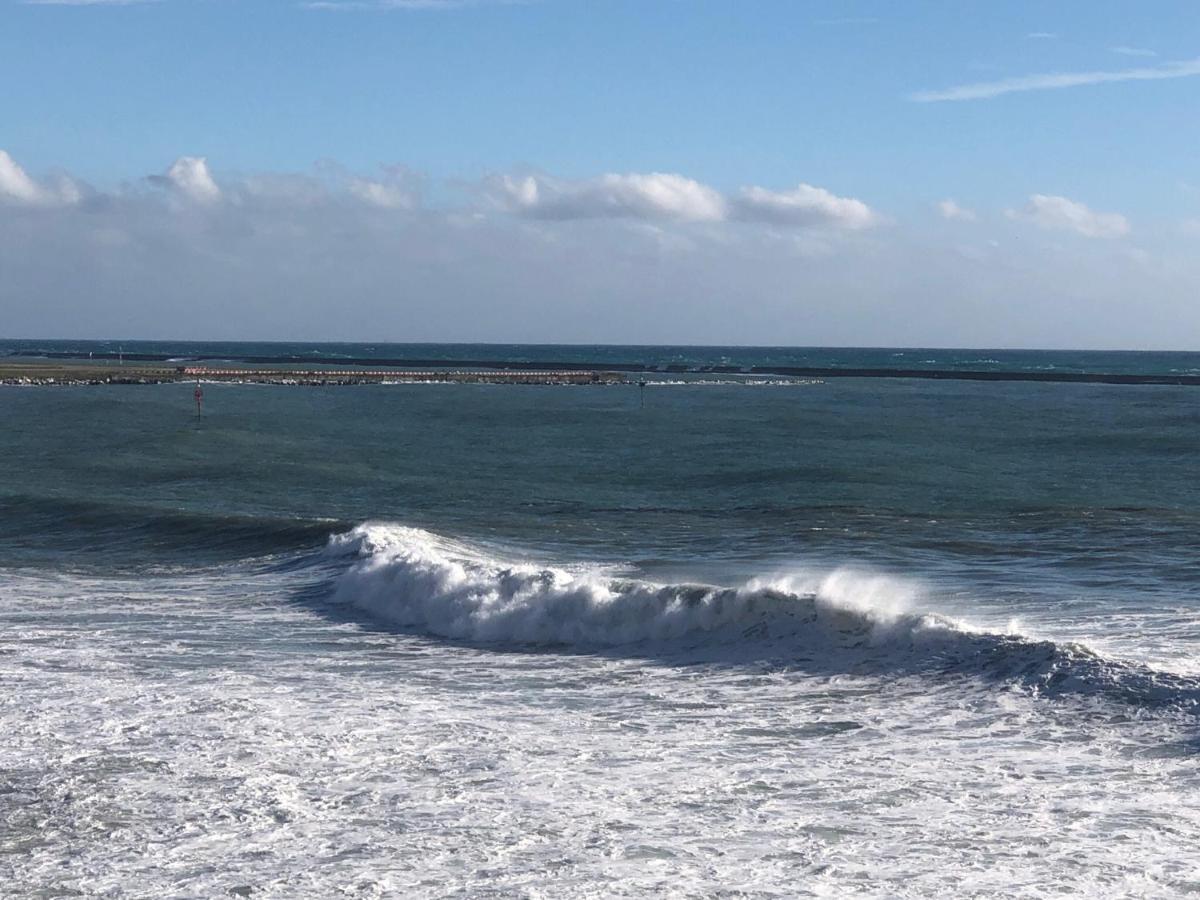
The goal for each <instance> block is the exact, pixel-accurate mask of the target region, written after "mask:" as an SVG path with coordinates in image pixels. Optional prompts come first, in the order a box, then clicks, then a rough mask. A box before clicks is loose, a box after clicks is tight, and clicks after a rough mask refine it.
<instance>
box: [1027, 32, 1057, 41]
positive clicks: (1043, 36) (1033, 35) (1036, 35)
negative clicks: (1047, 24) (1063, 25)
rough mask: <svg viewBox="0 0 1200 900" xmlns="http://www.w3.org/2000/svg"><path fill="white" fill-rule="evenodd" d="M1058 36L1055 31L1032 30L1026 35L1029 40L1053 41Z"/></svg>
mask: <svg viewBox="0 0 1200 900" xmlns="http://www.w3.org/2000/svg"><path fill="white" fill-rule="evenodd" d="M1057 37H1058V35H1057V34H1055V33H1054V32H1053V31H1031V32H1029V34H1027V35H1025V39H1026V40H1027V41H1052V40H1054V39H1055V38H1057Z"/></svg>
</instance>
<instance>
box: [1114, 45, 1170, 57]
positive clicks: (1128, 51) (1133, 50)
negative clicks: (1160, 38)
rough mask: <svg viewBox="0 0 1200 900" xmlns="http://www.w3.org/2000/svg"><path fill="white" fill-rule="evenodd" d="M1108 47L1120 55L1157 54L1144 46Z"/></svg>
mask: <svg viewBox="0 0 1200 900" xmlns="http://www.w3.org/2000/svg"><path fill="white" fill-rule="evenodd" d="M1108 49H1110V50H1111V51H1112V52H1113V53H1119V54H1121V55H1122V56H1146V57H1148V56H1158V54H1157V53H1155V52H1154V51H1153V50H1147V49H1145V48H1144V47H1109V48H1108Z"/></svg>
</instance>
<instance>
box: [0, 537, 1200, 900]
mask: <svg viewBox="0 0 1200 900" xmlns="http://www.w3.org/2000/svg"><path fill="white" fill-rule="evenodd" d="M804 580H805V577H804V576H799V575H798V576H795V577H794V578H793V579H792V580H791V581H790V582H784V581H780V580H778V579H776V580H775V581H773V582H772V584H770V585H763V584H751V585H747V586H746V587H744V588H741V589H720V588H712V587H706V586H703V585H689V586H683V585H674V586H672V585H655V584H650V583H632V584H631V583H629V582H620V581H616V582H614V581H612V580H611V579H607V578H606V577H605V576H604V574H603V572H599V571H596V570H593V569H590V568H588V567H580V568H579V569H577V570H576V571H574V572H572V571H568V570H562V569H555V568H545V567H538V566H536V565H534V564H530V563H522V564H511V563H509V564H506V563H504V561H502V560H497V559H494V558H492V557H490V556H488V555H486V554H483V553H481V552H479V551H476V550H473V549H472V548H470V547H469V546H467V545H464V544H462V543H460V542H456V541H452V540H447V539H444V538H440V537H438V536H436V535H432V534H429V533H428V532H422V531H420V530H417V529H412V528H407V527H403V526H396V525H389V524H385V523H374V524H371V525H365V526H362V527H360V528H357V529H355V530H353V531H351V532H348V533H345V534H342V535H339V536H336V537H334V538H333V539H332V540H331V543H330V547H329V548H328V549H327V550H325V551H323V552H321V553H318V554H316V555H314V556H310V557H308V558H306V559H303V560H296V561H294V562H288V561H287V560H275V561H274V562H272V563H270V564H269V565H267V566H263V565H262V564H256V565H254V566H251V565H242V566H235V567H223V568H220V569H213V570H209V571H206V572H203V573H190V574H186V575H185V574H181V575H178V576H167V575H164V576H161V577H157V578H154V579H145V578H141V579H126V580H122V579H118V578H82V577H58V578H48V577H46V576H44V575H41V574H37V573H26V574H25V575H22V576H19V577H15V578H13V579H10V581H9V582H8V585H7V587H6V589H5V591H4V593H3V597H2V600H0V624H2V626H3V631H2V634H3V640H2V641H0V677H2V678H3V681H4V683H5V685H6V687H7V690H6V691H5V692H4V694H3V699H0V728H2V729H3V733H4V734H6V735H7V736H8V737H7V739H6V741H5V742H4V743H3V745H2V746H0V767H2V768H3V770H4V771H5V773H6V783H7V785H8V789H7V792H6V794H5V795H4V802H3V805H2V806H0V809H2V810H3V813H2V815H3V837H2V838H0V841H2V843H0V849H2V850H3V853H4V859H6V860H7V862H8V866H9V873H8V875H9V877H8V878H7V879H6V883H7V885H8V891H9V892H10V894H11V895H12V896H34V895H40V894H42V895H50V894H55V893H66V892H72V891H78V892H81V893H83V894H85V895H89V896H114V897H115V896H126V895H127V894H128V893H129V889H130V886H131V885H136V886H137V890H136V893H137V894H139V895H152V896H183V895H186V896H222V895H227V894H228V893H229V892H231V891H232V892H234V893H235V894H237V893H239V892H240V893H243V894H244V893H246V892H248V891H252V894H251V895H252V896H265V897H293V896H332V895H339V894H343V895H349V896H365V897H383V896H428V897H435V896H447V895H456V894H459V895H463V896H489V895H491V896H554V897H566V896H571V897H589V896H594V897H600V896H614V895H616V896H645V895H648V894H661V895H665V896H681V897H682V896H710V895H713V894H714V893H722V892H725V893H729V892H740V893H742V894H744V895H747V896H764V897H765V896H845V895H847V894H853V895H856V896H878V897H889V896H947V897H962V896H991V895H994V894H995V893H1003V894H1005V895H1007V896H1031V897H1033V896H1047V895H1051V894H1055V893H1060V892H1083V893H1088V894H1092V895H1095V896H1099V895H1117V894H1122V893H1124V894H1129V895H1137V896H1170V895H1174V894H1177V893H1179V892H1183V891H1186V890H1194V889H1197V888H1200V884H1197V882H1196V880H1195V878H1196V871H1195V861H1196V858H1195V849H1194V842H1195V836H1196V835H1197V834H1200V811H1198V807H1197V806H1196V804H1194V803H1193V802H1192V798H1194V797H1195V796H1196V794H1195V791H1196V789H1197V788H1200V776H1197V774H1196V771H1195V765H1194V759H1195V757H1194V741H1195V738H1196V729H1195V726H1196V721H1195V715H1194V705H1195V696H1196V688H1195V685H1194V683H1193V682H1191V681H1188V680H1187V679H1182V678H1177V677H1174V678H1173V677H1171V676H1168V675H1165V674H1164V673H1156V672H1153V671H1151V670H1147V669H1145V668H1138V667H1131V666H1128V665H1126V664H1124V663H1119V662H1116V661H1111V660H1105V659H1103V658H1099V657H1096V656H1095V655H1093V654H1091V653H1089V652H1088V651H1087V650H1086V649H1085V648H1082V647H1080V648H1071V647H1061V646H1058V645H1055V644H1052V643H1048V642H1037V641H1032V640H1030V639H1026V638H1023V637H1020V636H1019V635H997V634H992V633H989V632H985V631H980V630H978V629H972V628H971V627H970V626H969V625H968V624H966V623H959V622H955V621H952V620H950V619H948V618H945V617H941V616H937V615H934V614H930V613H923V612H921V611H920V610H918V609H914V608H913V603H914V602H915V597H914V588H913V587H912V586H911V585H908V584H906V583H905V582H904V581H903V580H902V579H894V578H889V577H887V576H883V575H879V574H875V575H870V576H867V575H861V574H854V573H848V572H834V573H827V574H825V575H823V576H813V577H812V579H811V580H810V581H809V582H808V584H807V585H805V586H803V587H802V586H801V584H800V582H801V581H804ZM448 639H449V640H448ZM1114 847H1119V848H1120V851H1121V852H1120V853H1119V854H1116V853H1114Z"/></svg>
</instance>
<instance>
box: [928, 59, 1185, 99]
mask: <svg viewBox="0 0 1200 900" xmlns="http://www.w3.org/2000/svg"><path fill="white" fill-rule="evenodd" d="M1193 75H1200V58H1197V59H1189V60H1184V61H1183V62H1173V63H1165V64H1163V65H1161V66H1144V67H1142V68H1138V69H1120V70H1118V71H1112V72H1104V71H1098V72H1049V73H1046V74H1042V75H1023V76H1020V77H1017V78H1002V79H1000V80H999V81H981V82H975V83H973V84H962V85H958V86H957V87H951V88H945V89H943V90H934V91H917V92H916V93H913V94H909V95H908V99H909V100H912V101H913V102H915V103H940V102H944V101H953V100H990V99H992V98H993V97H1000V96H1002V95H1004V94H1015V93H1021V92H1024V91H1048V90H1058V89H1061V88H1069V87H1081V86H1083V85H1089V84H1108V83H1112V82H1118V81H1158V80H1162V79H1168V78H1188V77H1191V76H1193Z"/></svg>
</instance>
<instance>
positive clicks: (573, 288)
mask: <svg viewBox="0 0 1200 900" xmlns="http://www.w3.org/2000/svg"><path fill="white" fill-rule="evenodd" d="M189 158H193V159H194V158H196V157H194V156H193V157H189ZM213 165H214V169H215V170H217V171H220V172H222V174H221V175H219V176H217V177H214V176H213V175H212V174H211V173H210V174H209V177H210V178H211V179H213V180H214V181H215V183H216V184H217V186H218V187H219V189H220V192H221V193H220V197H221V199H220V200H219V202H215V203H211V204H209V205H202V204H199V203H196V202H192V201H189V200H185V199H184V198H183V197H182V195H180V194H179V193H178V191H177V190H176V189H175V188H174V187H173V186H172V183H171V182H168V181H167V176H166V175H161V176H158V177H159V178H161V179H162V187H163V189H160V190H147V189H146V181H145V179H138V178H130V179H128V180H126V181H124V182H123V183H122V184H121V186H119V187H113V188H111V189H108V190H105V191H99V190H93V189H91V188H86V189H85V195H84V201H83V202H81V203H79V204H77V205H76V206H66V205H51V206H40V207H38V208H36V209H35V210H33V211H27V210H26V208H25V205H22V206H15V205H12V204H15V203H16V202H17V201H16V200H12V201H9V200H5V201H4V203H5V205H4V206H3V208H2V209H0V310H2V311H3V315H0V319H3V325H4V328H5V330H6V332H7V333H8V334H9V335H11V336H15V337H20V336H30V337H35V336H38V335H45V334H56V335H63V336H65V337H88V336H96V335H114V336H115V335H121V336H125V335H137V336H142V337H163V338H176V339H178V338H185V337H186V338H196V339H202V338H213V339H220V338H228V339H236V338H241V339H259V338H261V339H272V338H273V339H281V340H288V339H292V340H298V339H304V340H308V339H312V340H319V339H320V340H363V339H371V340H407V341H414V340H484V341H538V342H542V341H544V342H555V341H572V342H585V343H586V342H591V343H594V342H613V343H631V342H640V343H656V342H659V343H672V342H686V343H745V344H754V343H827V344H843V345H847V344H858V345H861V344H864V343H869V344H873V345H877V346H886V345H896V344H909V345H912V346H922V345H924V346H928V345H930V344H935V345H943V346H960V347H961V346H988V345H992V346H995V345H998V344H999V345H1013V346H1019V345H1038V344H1041V345H1046V344H1049V343H1054V344H1056V345H1059V346H1087V345H1093V346H1095V345H1113V344H1124V345H1126V346H1155V345H1157V346H1181V345H1187V344H1195V343H1196V342H1197V341H1200V308H1198V307H1197V305H1196V303H1195V295H1196V285H1197V284H1200V268H1198V266H1200V263H1198V262H1197V259H1200V257H1198V256H1197V254H1195V253H1194V252H1192V250H1193V249H1194V246H1195V245H1194V241H1188V240H1187V239H1186V238H1185V237H1184V235H1182V234H1179V233H1178V231H1174V232H1173V233H1172V235H1171V237H1172V238H1173V239H1174V240H1177V241H1178V242H1179V245H1178V246H1177V247H1173V246H1172V245H1169V244H1165V245H1157V246H1150V247H1147V248H1146V249H1147V251H1148V253H1149V254H1150V262H1149V263H1145V262H1139V261H1138V260H1137V259H1135V258H1133V257H1130V255H1129V254H1128V253H1125V252H1121V251H1122V250H1123V249H1124V245H1123V244H1122V245H1120V246H1118V247H1117V248H1116V252H1114V248H1113V247H1112V246H1111V245H1105V244H1103V243H1101V242H1099V241H1084V240H1077V241H1059V240H1053V241H1012V242H1006V244H1005V246H1003V247H993V248H992V249H991V250H989V251H988V252H985V253H975V254H973V256H972V258H966V257H965V256H964V254H963V253H961V252H959V251H958V250H957V249H956V248H955V247H954V246H953V242H945V241H943V240H942V237H941V236H938V235H937V234H933V235H930V236H922V234H920V233H918V232H916V231H914V230H911V229H905V228H902V227H898V228H894V229H889V230H888V232H887V233H886V234H885V235H883V236H882V237H880V238H879V239H873V238H868V239H865V240H864V239H859V238H857V237H855V238H854V239H850V240H843V239H840V238H839V235H838V233H837V230H836V229H833V228H828V227H825V228H797V227H794V226H792V225H790V224H789V225H783V226H780V225H771V224H765V220H764V219H763V218H762V214H761V213H760V212H759V211H756V213H755V214H756V215H759V216H760V218H759V219H758V220H757V221H760V222H764V224H759V225H755V226H753V227H750V226H746V225H744V224H741V219H740V216H741V215H742V210H741V209H740V208H739V205H738V204H739V203H740V202H741V198H742V196H743V194H742V192H739V191H736V190H735V191H731V192H729V193H728V194H721V195H720V196H721V199H722V201H723V203H724V205H723V206H722V209H723V210H724V213H723V214H724V219H723V220H722V221H720V222H713V221H711V220H709V221H702V222H701V224H700V225H699V226H697V225H696V224H694V220H681V219H679V218H678V216H677V215H673V216H666V217H663V216H661V214H659V213H655V215H659V218H658V219H656V220H649V219H645V218H643V219H637V218H634V217H631V216H628V215H622V216H619V217H614V216H607V215H606V216H600V217H596V218H592V219H590V220H588V222H587V223H586V224H584V225H577V224H572V225H570V226H569V227H567V226H564V225H563V224H562V223H561V222H559V221H556V220H553V219H548V218H544V217H543V218H538V217H536V216H531V215H525V214H522V213H520V212H515V213H514V214H513V215H489V214H484V215H476V213H477V211H478V210H479V209H480V207H479V206H478V205H476V204H477V203H478V200H477V199H476V198H473V197H472V196H471V195H470V194H467V195H466V196H465V198H464V199H463V200H462V201H461V202H460V203H457V204H451V203H447V202H440V203H439V204H437V205H434V206H432V207H430V208H426V209H420V210H411V209H406V208H403V207H402V206H380V205H378V204H377V203H376V202H373V201H372V200H371V199H368V198H364V197H363V196H361V193H362V192H361V191H356V190H355V189H354V187H353V185H354V179H355V178H358V179H359V180H360V181H364V182H368V181H369V182H373V183H377V184H383V185H386V184H388V183H390V180H391V179H392V175H391V174H390V173H389V171H388V170H382V171H378V170H377V171H375V172H369V173H351V172H348V171H346V170H344V169H342V168H341V167H338V166H335V165H332V164H330V165H320V166H317V167H315V168H314V169H313V170H311V171H308V172H302V173H259V174H253V175H241V174H237V173H235V172H230V171H228V170H225V169H223V168H222V167H221V166H220V165H219V164H218V163H217V161H216V160H214V161H213ZM163 168H164V169H165V168H166V166H164V167H163ZM194 170H195V167H192V172H193V174H194ZM205 171H208V169H207V166H206V167H205ZM5 173H6V174H5V176H4V178H5V181H4V183H5V184H6V185H8V186H9V187H10V188H11V187H12V186H13V185H16V186H17V189H18V191H19V192H21V194H22V196H24V197H29V196H37V195H36V194H35V195H31V194H30V191H29V187H28V183H27V182H26V181H25V180H24V179H20V178H14V177H13V175H12V167H11V166H7V167H5ZM397 177H399V176H397ZM25 178H29V176H28V175H26V176H25ZM30 180H31V181H33V182H34V184H35V185H38V186H44V185H43V181H44V179H43V180H39V179H38V178H37V177H34V178H32V179H30ZM589 181H599V179H590V180H589ZM512 182H513V183H514V184H516V185H518V187H519V186H520V184H521V183H522V179H521V178H516V177H514V178H513V179H512ZM535 182H536V179H535ZM399 183H400V184H403V183H404V182H403V180H402V179H401V180H400V182H399ZM633 183H636V182H633ZM359 187H360V188H361V185H359ZM367 193H368V194H371V193H373V192H371V191H367ZM683 193H684V194H685V195H687V194H688V192H687V191H684V192H683ZM650 194H651V196H658V195H657V194H654V192H650ZM781 194H782V195H783V196H784V197H788V198H790V202H791V203H792V204H793V205H798V206H800V207H802V208H805V209H806V212H805V213H804V215H803V216H801V217H800V218H801V220H802V221H809V219H810V217H811V216H812V212H811V209H810V208H811V207H813V206H816V207H817V208H829V207H830V204H829V203H828V202H826V201H827V198H824V197H823V195H820V194H814V193H812V192H805V191H801V192H797V191H784V192H781ZM792 195H795V196H792ZM7 196H11V192H10V193H8V194H6V197H7ZM439 196H442V194H441V192H439ZM667 196H674V195H673V194H671V193H670V192H668V193H667ZM701 196H708V195H707V194H705V193H704V192H701ZM537 197H540V194H539V195H537ZM537 197H535V201H536V199H537ZM835 199H837V198H835ZM842 199H845V198H842ZM20 202H21V203H22V204H26V203H27V201H20ZM639 202H643V201H639ZM645 202H649V201H645ZM679 202H682V201H679ZM659 205H660V207H661V206H664V205H665V207H666V209H668V210H678V208H679V206H678V203H676V205H675V206H672V205H671V202H668V201H665V200H660V201H659ZM759 205H760V206H761V205H762V204H761V203H760V204H759ZM766 205H767V206H768V207H770V209H771V214H772V215H779V213H778V212H777V207H778V206H779V205H780V201H778V200H773V201H772V202H771V203H768V204H766ZM783 205H784V206H785V207H787V206H788V205H787V204H786V203H785V204H783ZM639 208H643V207H639ZM684 208H687V207H686V205H685V207H684ZM831 208H832V209H833V210H835V211H836V210H837V209H838V208H839V207H838V205H837V204H836V203H833V204H832V207H831ZM792 215H793V213H792V212H791V210H790V207H788V221H789V222H790V221H794V219H793V218H790V217H791V216H792ZM823 215H824V216H825V218H824V219H822V221H828V215H829V214H828V213H823ZM851 218H852V220H853V217H851ZM1150 234H1151V235H1155V234H1158V235H1159V237H1158V238H1156V239H1157V240H1161V233H1156V232H1150ZM930 238H932V240H930ZM981 247H982V244H981ZM1172 252H1174V254H1175V255H1174V256H1171V255H1170V254H1171V253H1172ZM1130 298H1136V300H1137V302H1133V301H1132V300H1131V299H1130Z"/></svg>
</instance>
